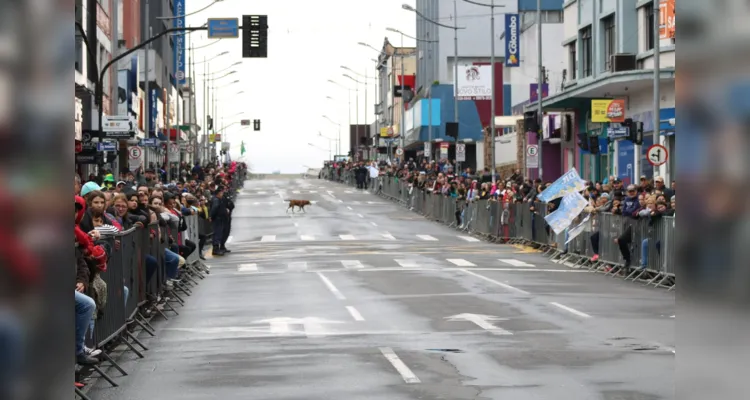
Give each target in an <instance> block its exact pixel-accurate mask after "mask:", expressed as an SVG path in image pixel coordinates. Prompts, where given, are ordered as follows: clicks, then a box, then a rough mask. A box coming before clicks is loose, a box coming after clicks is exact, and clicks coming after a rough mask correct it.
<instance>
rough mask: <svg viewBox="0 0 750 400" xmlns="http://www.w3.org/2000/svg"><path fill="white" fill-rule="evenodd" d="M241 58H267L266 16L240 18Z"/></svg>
mask: <svg viewBox="0 0 750 400" xmlns="http://www.w3.org/2000/svg"><path fill="white" fill-rule="evenodd" d="M242 57H243V58H267V57H268V16H267V15H243V16H242Z"/></svg>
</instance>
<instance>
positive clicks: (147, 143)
mask: <svg viewBox="0 0 750 400" xmlns="http://www.w3.org/2000/svg"><path fill="white" fill-rule="evenodd" d="M140 145H141V146H143V147H156V146H158V145H159V142H158V141H157V140H156V138H148V139H143V140H141V143H140Z"/></svg>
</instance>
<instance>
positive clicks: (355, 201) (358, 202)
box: [352, 200, 362, 204]
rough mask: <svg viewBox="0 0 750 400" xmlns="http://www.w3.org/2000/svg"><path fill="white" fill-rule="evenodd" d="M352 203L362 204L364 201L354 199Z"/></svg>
mask: <svg viewBox="0 0 750 400" xmlns="http://www.w3.org/2000/svg"><path fill="white" fill-rule="evenodd" d="M352 204H362V202H361V201H357V200H354V201H353V202H352Z"/></svg>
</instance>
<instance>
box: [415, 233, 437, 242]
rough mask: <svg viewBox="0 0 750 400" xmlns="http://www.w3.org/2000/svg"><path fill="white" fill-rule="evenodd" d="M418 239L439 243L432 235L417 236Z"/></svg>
mask: <svg viewBox="0 0 750 400" xmlns="http://www.w3.org/2000/svg"><path fill="white" fill-rule="evenodd" d="M417 237H418V238H420V239H422V240H428V241H433V242H434V241H437V239H435V238H434V237H432V236H430V235H417Z"/></svg>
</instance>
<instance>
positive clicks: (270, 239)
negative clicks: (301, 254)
mask: <svg viewBox="0 0 750 400" xmlns="http://www.w3.org/2000/svg"><path fill="white" fill-rule="evenodd" d="M295 225H296V224H295ZM260 241H261V242H275V241H276V235H266V236H263V237H262V238H260Z"/></svg>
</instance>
